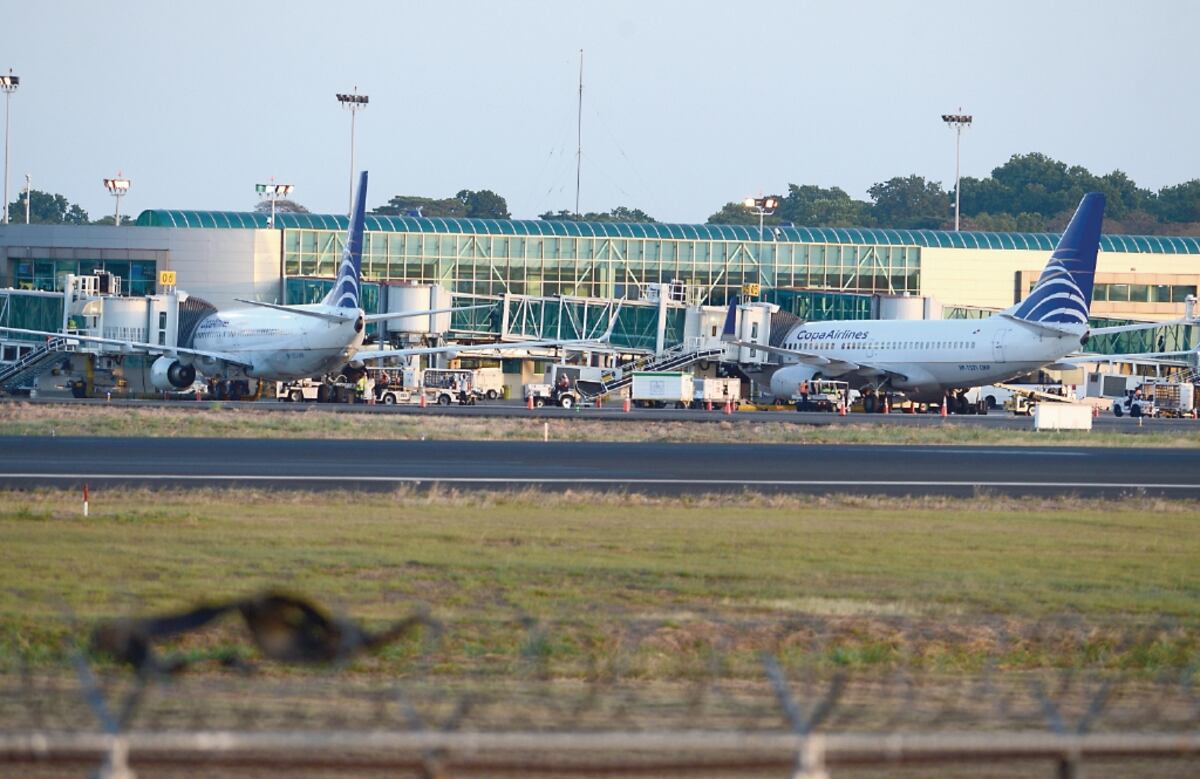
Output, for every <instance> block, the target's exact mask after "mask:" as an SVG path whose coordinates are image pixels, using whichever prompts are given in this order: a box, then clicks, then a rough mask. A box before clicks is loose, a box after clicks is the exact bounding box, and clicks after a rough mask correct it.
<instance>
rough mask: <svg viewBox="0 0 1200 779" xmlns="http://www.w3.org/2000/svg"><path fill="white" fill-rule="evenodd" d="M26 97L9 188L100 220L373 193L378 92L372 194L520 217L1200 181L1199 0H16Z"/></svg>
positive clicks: (12, 48) (680, 215)
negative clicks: (1009, 176)
mask: <svg viewBox="0 0 1200 779" xmlns="http://www.w3.org/2000/svg"><path fill="white" fill-rule="evenodd" d="M0 19H2V24H0V70H3V71H7V69H8V68H12V72H13V73H14V74H15V75H17V76H19V77H20V79H21V84H20V87H19V88H18V90H17V92H16V93H15V94H13V95H12V97H11V131H10V172H9V200H10V201H11V200H13V199H15V198H16V196H17V192H18V190H19V189H20V188H21V187H23V185H24V184H23V182H24V176H25V174H26V173H29V174H30V175H31V176H32V180H33V187H34V188H35V189H40V190H43V191H48V192H55V193H60V194H62V195H64V196H65V197H66V198H67V199H68V200H70V201H71V202H74V203H79V204H80V205H82V206H83V207H84V208H85V209H86V210H87V211H88V212H89V214H90V215H91V216H92V218H93V219H95V218H99V217H100V216H103V215H105V214H110V213H112V208H113V203H112V198H111V197H110V196H109V194H108V193H107V191H106V190H105V189H104V187H103V183H102V180H103V179H104V178H105V177H111V176H114V175H116V174H117V173H118V171H119V172H121V173H122V174H123V175H124V176H125V177H127V178H129V179H130V180H131V181H132V186H131V189H130V191H129V194H128V195H127V196H126V197H125V198H124V202H123V203H122V206H121V210H122V212H123V213H128V214H135V215H136V214H137V213H140V212H141V211H142V210H143V209H147V208H188V209H218V210H250V209H251V208H253V206H254V205H255V203H256V202H257V197H256V195H255V193H254V186H255V184H258V183H265V182H267V181H269V180H271V178H272V177H274V179H275V180H276V181H277V182H280V183H290V184H293V185H294V186H295V188H296V189H295V193H294V196H293V197H294V199H295V200H296V201H297V202H299V203H301V204H303V205H304V206H306V207H307V208H309V209H310V210H312V211H315V212H320V213H336V212H344V211H345V210H346V208H347V204H348V200H349V182H350V114H349V112H347V111H345V110H344V109H342V108H341V107H340V106H339V104H338V103H337V100H336V98H335V94H336V93H338V92H349V91H351V90H353V89H354V88H355V87H357V89H358V91H359V92H360V93H362V94H367V95H369V96H370V103H369V105H368V106H367V108H366V110H364V111H362V112H361V113H359V114H358V115H357V120H356V147H357V149H356V155H357V167H359V168H360V169H367V170H369V171H370V174H371V180H370V190H369V193H368V199H367V200H368V207H371V208H374V207H376V206H379V205H381V204H383V203H385V202H386V201H387V200H388V199H389V198H390V197H392V196H393V195H396V194H404V195H421V196H427V197H450V196H453V195H454V194H455V193H456V192H458V191H459V190H462V189H476V190H477V189H490V190H493V191H495V192H497V193H498V194H500V195H502V196H504V197H505V198H506V199H507V201H508V204H509V209H510V210H511V212H512V215H513V216H514V217H515V218H535V217H536V216H537V215H538V214H539V213H542V212H545V211H549V210H555V211H556V210H559V209H569V210H573V209H574V202H575V163H576V156H575V152H576V133H577V121H576V120H577V111H578V88H579V85H578V82H579V57H580V54H579V52H580V50H581V49H582V50H583V104H582V105H583V108H582V139H583V153H582V177H581V178H582V181H581V188H580V209H581V210H582V211H585V212H586V211H607V210H609V209H612V208H614V207H617V206H627V207H630V208H641V209H642V210H644V211H646V212H647V213H649V214H650V215H651V216H653V217H655V218H656V219H658V220H659V221H664V222H692V223H694V222H703V221H704V220H705V219H706V218H707V217H708V216H709V215H710V214H712V213H713V212H715V211H717V210H719V209H720V208H721V206H722V205H724V204H725V203H727V202H729V201H731V200H740V199H742V198H744V197H747V196H751V195H758V194H774V193H784V192H786V189H787V186H788V184H791V183H795V184H818V185H821V186H840V187H842V188H843V189H845V190H846V191H847V192H849V193H850V194H851V195H852V196H854V197H857V198H866V196H867V189H868V188H869V187H870V186H871V185H872V184H874V183H876V182H879V181H884V180H886V179H888V178H891V177H892V176H904V175H910V174H918V175H921V176H925V177H926V178H929V179H932V180H935V181H940V182H942V183H943V185H944V186H945V187H946V188H947V189H950V188H952V186H953V182H954V134H953V132H952V131H951V130H950V129H948V128H947V127H946V126H944V125H943V124H942V121H941V115H942V114H944V113H948V112H957V111H958V109H959V108H960V107H961V109H962V111H963V112H964V113H969V114H972V115H973V116H974V123H973V125H972V126H971V127H970V128H969V129H968V130H966V131H965V132H964V134H963V138H962V175H963V176H977V177H982V176H986V175H988V174H989V173H990V171H991V170H992V169H993V168H995V167H997V166H998V165H1001V164H1003V163H1004V162H1005V161H1006V160H1007V159H1008V158H1009V157H1011V156H1012V155H1013V154H1022V153H1027V152H1032V151H1038V152H1043V153H1045V154H1048V155H1050V156H1052V157H1054V158H1056V159H1060V160H1063V161H1065V162H1067V163H1068V164H1078V165H1083V166H1085V167H1087V168H1088V169H1090V170H1091V171H1092V172H1094V173H1107V172H1109V171H1112V170H1114V169H1120V170H1123V171H1125V172H1126V173H1128V174H1129V175H1130V176H1131V177H1132V178H1133V179H1134V180H1135V181H1136V182H1137V183H1138V184H1139V185H1141V186H1144V187H1149V188H1151V189H1158V188H1160V187H1162V186H1165V185H1170V184H1177V183H1180V182H1183V181H1187V180H1190V179H1194V178H1197V177H1200V142H1198V141H1197V139H1198V138H1200V132H1198V131H1200V121H1198V119H1200V100H1197V99H1196V91H1195V90H1196V85H1195V77H1196V74H1197V72H1198V71H1197V65H1196V62H1195V54H1194V35H1195V31H1196V30H1197V29H1200V3H1195V2H1190V0H1178V1H1177V2H1144V3H1131V2H1127V1H1126V2H1111V1H1110V0H1091V1H1090V2H1083V1H1076V0H1061V1H1058V2H1045V0H1037V1H1030V0H1006V2H991V3H982V2H975V3H971V2H942V1H941V0H930V1H928V2H887V1H884V0H856V1H855V2H824V3H814V2H771V1H770V0H763V1H762V2H757V3H730V2H728V1H727V0H724V1H723V2H714V1H712V0H692V1H691V2H673V1H672V2H653V1H652V0H640V1H635V2H628V1H626V0H607V1H606V2H593V3H584V2H572V1H570V0H557V1H556V2H521V1H519V0H513V1H511V2H495V1H492V2H454V1H453V0H445V1H443V2H425V3H415V2H397V1H395V0H393V1H392V2H378V3H364V2H353V1H352V0H345V1H344V2H338V3H332V2H328V0H326V1H325V2H314V1H313V0H289V2H287V3H269V4H268V3H255V2H247V1H246V0H242V1H241V2H229V1H228V0H205V2H193V3H164V2H149V1H148V0H123V2H120V3H96V2H88V1H85V0H63V1H61V2H38V3H33V2H16V0H5V2H4V11H3V14H0Z"/></svg>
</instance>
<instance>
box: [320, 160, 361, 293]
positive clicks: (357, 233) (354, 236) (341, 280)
mask: <svg viewBox="0 0 1200 779" xmlns="http://www.w3.org/2000/svg"><path fill="white" fill-rule="evenodd" d="M366 203H367V172H366V171H365V170H364V171H363V172H362V173H361V174H359V178H358V192H357V193H355V196H354V211H353V213H351V214H350V230H349V231H348V232H347V233H346V245H345V246H344V247H343V248H342V262H341V264H340V265H339V266H338V275H337V280H336V281H335V282H334V283H333V289H331V290H329V294H328V295H326V296H325V299H324V300H322V301H321V302H322V303H324V304H325V305H327V306H334V307H335V308H362V303H361V301H360V300H359V295H358V282H359V279H360V278H361V276H362V247H363V223H364V222H365V220H366V213H367V207H366Z"/></svg>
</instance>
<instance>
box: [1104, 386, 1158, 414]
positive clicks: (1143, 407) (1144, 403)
mask: <svg viewBox="0 0 1200 779" xmlns="http://www.w3.org/2000/svg"><path fill="white" fill-rule="evenodd" d="M1112 410H1113V416H1115V417H1123V416H1125V415H1126V414H1128V415H1129V416H1131V417H1135V418H1136V417H1153V416H1157V415H1158V410H1157V409H1156V408H1155V407H1154V401H1153V400H1150V399H1147V398H1145V397H1143V396H1142V394H1141V393H1140V392H1138V391H1137V390H1134V391H1132V392H1130V393H1129V394H1128V395H1126V396H1125V397H1123V398H1117V399H1116V400H1114V401H1113V406H1112Z"/></svg>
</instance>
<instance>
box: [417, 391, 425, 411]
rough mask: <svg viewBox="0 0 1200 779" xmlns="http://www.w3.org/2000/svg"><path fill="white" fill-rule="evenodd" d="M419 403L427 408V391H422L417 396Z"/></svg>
mask: <svg viewBox="0 0 1200 779" xmlns="http://www.w3.org/2000/svg"><path fill="white" fill-rule="evenodd" d="M417 405H419V406H420V407H421V408H425V393H424V392H422V393H421V394H420V395H419V396H417Z"/></svg>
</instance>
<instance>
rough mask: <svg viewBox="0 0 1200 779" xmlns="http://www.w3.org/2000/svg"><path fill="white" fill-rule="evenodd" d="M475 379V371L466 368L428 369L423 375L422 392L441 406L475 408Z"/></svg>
mask: <svg viewBox="0 0 1200 779" xmlns="http://www.w3.org/2000/svg"><path fill="white" fill-rule="evenodd" d="M474 378H475V377H474V375H473V371H470V370H467V369H466V368H456V369H449V368H427V369H425V370H424V371H423V372H422V373H421V391H422V392H424V393H425V398H426V399H427V400H429V401H430V402H433V403H437V404H438V405H439V406H449V405H450V404H451V403H458V404H460V405H463V406H473V405H475V399H476V397H477V395H476V390H475V384H474Z"/></svg>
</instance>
